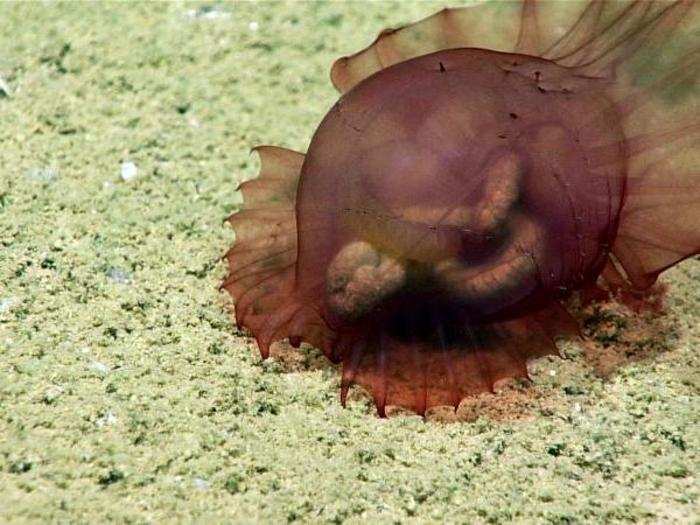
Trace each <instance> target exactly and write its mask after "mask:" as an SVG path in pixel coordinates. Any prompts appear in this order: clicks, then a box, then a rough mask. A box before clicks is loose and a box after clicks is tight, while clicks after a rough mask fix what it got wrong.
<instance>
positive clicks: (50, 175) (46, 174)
mask: <svg viewBox="0 0 700 525" xmlns="http://www.w3.org/2000/svg"><path fill="white" fill-rule="evenodd" d="M25 175H26V177H27V178H28V179H30V180H35V181H37V182H51V181H52V180H54V179H55V178H56V177H58V170H57V169H56V168H52V167H43V168H32V169H30V170H29V171H27V173H26V174H25Z"/></svg>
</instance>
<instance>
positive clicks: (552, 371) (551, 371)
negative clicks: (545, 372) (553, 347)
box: [549, 370, 557, 377]
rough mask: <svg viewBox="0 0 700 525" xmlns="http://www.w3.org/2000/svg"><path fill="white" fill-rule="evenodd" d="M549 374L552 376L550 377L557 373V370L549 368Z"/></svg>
mask: <svg viewBox="0 0 700 525" xmlns="http://www.w3.org/2000/svg"><path fill="white" fill-rule="evenodd" d="M549 375H550V376H552V377H554V376H555V375H557V371H556V370H550V371H549Z"/></svg>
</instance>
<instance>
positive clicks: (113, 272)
mask: <svg viewBox="0 0 700 525" xmlns="http://www.w3.org/2000/svg"><path fill="white" fill-rule="evenodd" d="M107 277H109V278H110V279H111V280H112V281H114V282H115V283H117V284H129V283H130V282H131V274H130V273H129V272H127V271H126V270H124V269H122V268H116V267H111V268H109V269H108V270H107Z"/></svg>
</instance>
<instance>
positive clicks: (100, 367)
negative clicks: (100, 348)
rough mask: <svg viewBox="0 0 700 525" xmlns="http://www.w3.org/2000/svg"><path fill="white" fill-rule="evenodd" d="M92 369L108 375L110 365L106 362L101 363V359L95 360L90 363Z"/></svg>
mask: <svg viewBox="0 0 700 525" xmlns="http://www.w3.org/2000/svg"><path fill="white" fill-rule="evenodd" d="M90 370H92V371H93V372H96V373H98V374H100V375H107V374H108V373H109V367H108V366H107V365H106V364H104V363H100V362H99V361H93V362H92V363H90Z"/></svg>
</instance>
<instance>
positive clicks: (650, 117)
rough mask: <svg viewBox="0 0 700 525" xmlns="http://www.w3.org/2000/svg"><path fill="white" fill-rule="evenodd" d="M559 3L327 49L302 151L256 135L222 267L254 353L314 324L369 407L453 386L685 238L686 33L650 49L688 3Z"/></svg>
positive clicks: (687, 250) (424, 400)
mask: <svg viewBox="0 0 700 525" xmlns="http://www.w3.org/2000/svg"><path fill="white" fill-rule="evenodd" d="M563 5H564V4H561V3H554V4H550V3H541V4H536V3H534V2H524V3H523V4H522V5H519V6H517V7H518V9H517V10H513V9H514V4H513V3H509V4H502V5H500V6H499V5H496V4H489V5H488V6H481V7H474V8H464V9H460V10H452V11H450V10H446V11H442V12H441V13H439V14H437V15H435V16H433V17H430V18H428V19H426V20H424V21H421V22H419V23H417V24H415V25H413V26H407V27H406V28H403V29H400V30H394V31H387V32H384V33H382V35H380V37H379V38H378V39H377V41H376V42H375V43H374V44H373V45H372V46H370V47H369V48H368V49H367V50H365V51H362V52H360V53H358V54H357V55H353V56H352V57H348V58H344V59H341V60H339V61H338V62H337V63H336V64H335V65H334V67H333V70H332V75H331V76H332V79H333V81H334V83H335V84H336V86H337V87H339V88H340V89H341V90H344V91H347V92H346V93H345V94H344V95H343V96H342V97H341V99H340V100H339V101H338V103H337V104H336V105H335V106H334V107H333V108H332V109H331V111H330V112H329V113H328V115H326V117H325V118H324V120H323V122H322V123H321V125H320V126H319V128H318V130H317V131H316V133H315V135H314V138H313V140H312V142H311V145H310V147H309V151H308V153H307V154H306V156H305V157H304V156H302V155H301V154H298V153H295V152H290V151H288V150H283V149H280V148H272V147H264V148H261V149H260V150H259V151H260V154H261V158H262V169H261V174H260V177H259V178H258V179H256V180H254V181H250V182H248V183H245V184H244V186H243V187H242V190H243V196H244V201H245V209H244V211H242V212H240V213H238V214H236V215H234V216H232V218H231V222H232V224H233V225H234V228H235V230H236V234H237V242H236V245H235V246H234V248H233V249H232V250H231V251H230V252H229V253H228V254H227V257H228V260H229V263H230V267H231V273H230V275H229V277H228V278H227V280H226V282H225V283H224V285H223V286H224V287H225V288H226V289H227V290H228V291H229V292H231V293H232V295H233V296H234V298H235V299H236V315H237V320H238V322H239V324H241V325H243V326H245V327H247V328H249V329H251V331H252V332H253V334H254V335H255V337H256V338H257V340H258V342H259V344H260V347H261V352H262V354H263V356H264V357H265V356H266V355H267V352H268V348H269V345H270V343H271V342H272V341H275V340H279V339H283V338H289V340H290V341H291V342H292V344H294V345H298V344H300V343H301V342H302V341H306V342H308V343H310V344H313V345H316V346H319V347H321V348H322V349H323V350H324V352H325V353H326V355H327V356H328V357H329V358H330V359H332V360H333V361H342V362H343V382H342V389H341V399H342V400H343V402H344V400H345V396H346V394H347V389H348V388H349V386H350V385H351V384H352V383H358V384H360V385H362V386H365V387H366V388H368V390H370V392H371V393H372V394H373V396H374V399H375V402H376V404H377V408H378V411H379V413H380V414H381V415H383V414H384V413H385V406H386V405H387V404H391V405H400V406H404V407H408V408H411V409H413V410H415V411H417V412H419V413H424V412H425V410H426V409H427V408H429V407H431V406H435V405H453V406H457V404H458V403H459V401H460V400H461V399H462V398H463V397H464V396H467V395H470V394H474V393H478V392H482V391H485V390H489V389H491V388H492V386H493V384H494V383H495V382H497V381H498V380H500V379H504V378H509V377H517V376H524V375H526V373H527V370H526V363H527V361H528V360H529V359H530V358H533V357H536V356H540V355H544V354H547V353H553V352H555V351H556V347H555V346H554V343H553V338H554V337H555V336H556V335H561V334H567V333H568V334H571V333H575V332H576V327H575V325H574V323H573V322H572V321H571V319H570V317H569V316H568V314H566V312H565V310H564V309H563V307H562V306H561V304H560V300H561V299H562V298H565V297H566V296H567V295H569V294H570V293H572V292H574V291H577V290H590V289H592V288H594V287H596V283H597V282H598V281H599V279H600V278H602V279H604V280H605V281H606V283H607V286H608V287H609V288H613V289H617V288H625V289H629V290H632V289H638V290H643V289H645V288H648V287H649V286H650V285H651V284H653V282H654V281H655V279H656V277H657V275H658V274H659V273H660V272H661V271H662V270H664V269H665V268H667V267H668V266H670V265H672V264H674V263H676V262H677V261H679V260H681V259H683V258H685V257H688V256H690V255H692V254H695V253H699V252H700V234H699V233H698V228H697V225H698V224H700V222H699V221H698V219H699V218H700V205H699V203H700V188H699V185H700V181H699V178H698V176H697V160H698V159H697V144H698V129H699V128H700V126H699V124H698V117H697V115H698V113H697V105H698V91H697V66H698V64H697V62H698V58H697V56H698V55H697V50H696V49H695V48H694V47H693V45H696V44H688V46H686V47H683V46H680V45H676V48H674V49H672V50H671V51H669V52H668V56H667V57H666V60H665V61H664V63H658V61H655V60H654V58H653V57H654V56H655V55H654V53H655V52H658V50H659V49H667V48H665V47H664V45H665V44H666V43H667V42H668V39H669V38H670V37H671V36H673V37H674V38H675V40H674V42H676V43H677V42H679V41H684V42H693V40H692V38H691V37H692V35H694V34H695V33H694V32H697V23H696V22H697V8H696V6H695V4H694V3H692V2H677V3H671V4H655V3H651V2H646V3H638V2H632V3H626V4H625V3H615V5H614V6H613V7H611V6H610V5H609V4H605V3H603V2H592V3H577V2H572V3H569V4H566V7H562V6H563ZM489 17H490V18H489ZM489 19H493V21H494V23H498V24H500V26H501V30H500V31H496V32H495V33H494V35H495V36H494V35H491V33H489V34H488V35H482V37H479V33H478V31H475V28H477V27H482V25H483V23H484V21H485V20H489ZM546 24H550V27H549V30H546V29H544V30H543V26H545V25H546ZM562 27H563V28H564V29H563V30H561V31H560V29H561V28H562ZM479 38H481V39H482V40H483V42H481V41H479ZM695 42H697V40H695ZM487 44H488V45H490V47H492V48H493V49H483V48H482V47H485V46H486V45H487ZM601 276H602V277H601Z"/></svg>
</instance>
